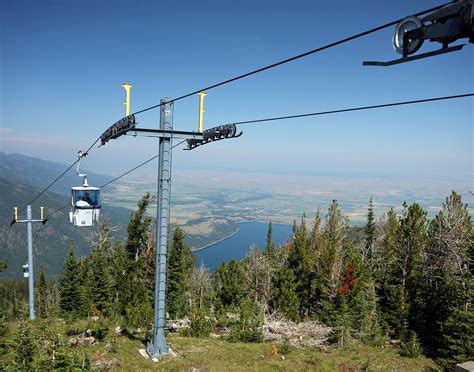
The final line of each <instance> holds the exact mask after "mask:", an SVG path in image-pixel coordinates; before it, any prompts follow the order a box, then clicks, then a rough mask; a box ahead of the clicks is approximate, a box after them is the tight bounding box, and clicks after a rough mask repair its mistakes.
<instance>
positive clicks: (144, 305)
mask: <svg viewBox="0 0 474 372" xmlns="http://www.w3.org/2000/svg"><path fill="white" fill-rule="evenodd" d="M125 321H126V323H127V327H131V328H132V329H133V330H136V329H137V328H145V329H151V328H152V326H153V307H152V306H151V303H150V301H149V300H148V299H143V300H142V301H141V302H137V303H132V304H128V305H127V306H126V308H125Z"/></svg>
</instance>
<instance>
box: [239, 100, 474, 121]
mask: <svg viewBox="0 0 474 372" xmlns="http://www.w3.org/2000/svg"><path fill="white" fill-rule="evenodd" d="M472 96H474V93H466V94H458V95H455V96H444V97H434V98H425V99H417V100H414V101H402V102H392V103H382V104H379V105H371V106H359V107H351V108H344V109H338V110H330V111H319V112H311V113H308V114H297V115H288V116H277V117H272V118H265V119H255V120H245V121H237V122H232V124H235V125H243V124H253V123H262V122H267V121H276V120H286V119H296V118H304V117H308V116H320V115H331V114H339V113H343V112H351V111H362V110H372V109H379V108H383V107H393V106H403V105H413V104H418V103H427V102H434V101H443V100H449V99H457V98H466V97H472Z"/></svg>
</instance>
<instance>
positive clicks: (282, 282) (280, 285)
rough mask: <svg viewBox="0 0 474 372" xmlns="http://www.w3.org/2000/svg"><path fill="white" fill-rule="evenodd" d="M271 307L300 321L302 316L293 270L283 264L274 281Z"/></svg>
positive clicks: (293, 319)
mask: <svg viewBox="0 0 474 372" xmlns="http://www.w3.org/2000/svg"><path fill="white" fill-rule="evenodd" d="M272 284H273V285H272V292H271V297H270V308H271V309H272V310H273V311H278V312H280V313H282V314H284V315H285V316H286V317H287V318H288V319H291V320H292V321H294V322H298V321H299V320H300V319H301V318H300V298H299V296H298V285H297V281H296V277H295V274H294V273H293V270H292V269H290V268H288V267H286V266H283V267H282V268H281V269H280V270H279V271H278V272H277V273H276V275H275V277H274V279H273V283H272Z"/></svg>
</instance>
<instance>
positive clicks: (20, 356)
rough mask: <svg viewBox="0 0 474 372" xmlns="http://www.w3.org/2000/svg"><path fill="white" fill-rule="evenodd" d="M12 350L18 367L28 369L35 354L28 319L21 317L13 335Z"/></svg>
mask: <svg viewBox="0 0 474 372" xmlns="http://www.w3.org/2000/svg"><path fill="white" fill-rule="evenodd" d="M13 351H14V354H15V363H16V364H17V366H18V367H19V368H24V369H28V368H30V367H31V365H32V363H33V359H34V357H35V354H36V346H35V343H34V337H33V332H32V330H31V324H30V322H29V321H28V320H26V319H22V320H21V321H20V325H19V327H18V330H17V332H16V333H15V335H14V337H13Z"/></svg>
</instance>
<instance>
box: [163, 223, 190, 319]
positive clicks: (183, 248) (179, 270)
mask: <svg viewBox="0 0 474 372" xmlns="http://www.w3.org/2000/svg"><path fill="white" fill-rule="evenodd" d="M195 262H196V258H195V256H194V255H193V253H192V252H191V250H190V249H189V247H188V246H187V245H186V244H185V243H184V231H183V230H181V229H180V228H179V227H177V228H176V229H175V231H174V234H173V242H172V244H171V246H170V248H169V254H168V288H167V293H166V299H167V311H168V313H169V314H170V317H171V318H172V319H176V318H181V317H183V316H186V315H188V314H189V311H190V293H189V292H190V288H191V277H192V274H193V271H194V265H195Z"/></svg>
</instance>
